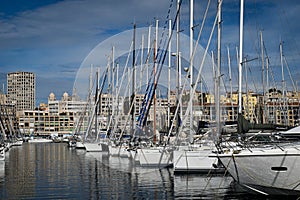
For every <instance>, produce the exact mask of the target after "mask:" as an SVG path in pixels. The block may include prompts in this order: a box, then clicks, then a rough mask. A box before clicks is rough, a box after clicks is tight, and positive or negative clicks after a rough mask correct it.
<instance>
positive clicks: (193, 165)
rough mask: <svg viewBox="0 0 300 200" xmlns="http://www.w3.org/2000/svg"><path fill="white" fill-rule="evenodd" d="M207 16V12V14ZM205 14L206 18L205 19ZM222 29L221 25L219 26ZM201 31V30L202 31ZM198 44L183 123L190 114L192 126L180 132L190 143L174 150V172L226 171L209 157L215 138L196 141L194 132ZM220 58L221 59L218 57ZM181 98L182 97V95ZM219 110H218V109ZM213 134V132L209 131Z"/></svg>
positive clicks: (191, 56)
mask: <svg viewBox="0 0 300 200" xmlns="http://www.w3.org/2000/svg"><path fill="white" fill-rule="evenodd" d="M208 8H209V4H208V5H207V9H206V13H207V10H208ZM220 9H221V5H220V4H219V9H218V11H219V12H218V14H217V16H216V18H215V23H214V24H213V27H212V31H211V34H210V39H209V41H208V44H207V47H206V50H205V54H204V56H203V58H202V63H201V66H200V70H199V72H198V75H197V78H196V80H195V83H198V82H199V79H200V74H201V71H202V67H203V64H204V60H205V57H206V54H207V50H208V47H209V45H210V41H211V37H212V33H213V32H214V27H215V24H216V22H217V21H216V20H217V19H219V20H218V21H219V24H220V22H221V19H220ZM192 13H193V0H191V25H190V30H191V35H190V38H193V34H192V30H193V23H192V21H193V16H192ZM205 16H206V14H205ZM205 16H204V19H205ZM203 25H204V21H203V23H202V27H201V29H202V28H203ZM219 29H220V27H219ZM200 32H201V31H200ZM200 32H199V35H198V39H197V42H196V44H198V41H199V38H200ZM196 47H197V46H195V47H194V48H193V41H191V42H190V49H191V50H190V70H189V71H190V79H191V90H190V100H189V103H188V108H187V111H186V113H185V116H184V120H183V125H184V124H185V123H186V121H187V117H188V116H190V127H189V133H184V131H183V128H182V126H181V127H180V129H179V134H184V135H187V134H188V135H189V136H188V144H186V145H181V146H178V147H177V148H176V149H175V150H174V158H173V169H174V173H182V172H185V173H186V172H189V173H191V172H193V173H194V172H195V173H208V172H224V168H220V167H219V164H218V159H216V158H213V157H209V155H211V154H212V151H215V150H216V149H215V145H214V142H213V140H211V139H210V140H208V141H207V142H205V141H204V140H202V139H201V140H200V141H197V142H194V141H193V140H194V138H193V137H194V132H193V131H192V130H193V126H192V125H193V117H192V116H193V110H192V105H193V95H194V94H195V89H196V85H194V82H193V77H192V71H193V58H194V52H195V49H196ZM218 60H220V59H218ZM180 98H181V97H180ZM216 112H218V111H216ZM209 134H211V133H209Z"/></svg>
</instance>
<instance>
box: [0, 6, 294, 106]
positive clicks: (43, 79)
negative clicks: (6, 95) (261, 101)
mask: <svg viewBox="0 0 300 200" xmlns="http://www.w3.org/2000/svg"><path fill="white" fill-rule="evenodd" d="M199 2H201V3H203V4H200V3H199ZM216 2H217V0H216V1H212V5H211V8H210V11H209V19H210V20H212V19H213V17H214V15H215V12H216V7H217V6H216ZM169 4H170V2H169V1H167V0H165V1H161V0H152V1H149V0H127V1H124V0H43V1H41V0H2V1H1V7H0V27H1V28H0V44H1V45H0V82H1V85H2V84H3V83H5V82H6V74H7V73H8V72H13V71H31V72H34V73H36V77H37V87H36V90H37V102H46V101H47V97H48V95H49V94H50V92H54V93H55V94H56V96H57V97H58V98H60V97H61V96H62V94H63V92H65V91H67V92H69V93H71V92H72V87H73V83H74V79H75V76H76V73H77V70H78V69H79V67H80V65H81V63H82V62H83V61H84V59H85V58H86V56H87V55H88V54H89V53H90V52H91V51H92V50H93V49H94V47H96V46H97V45H98V44H99V43H101V42H102V41H104V40H105V39H107V38H109V37H111V36H113V35H115V34H118V33H120V32H122V31H125V30H128V29H131V28H132V24H133V21H136V23H137V27H147V26H149V24H153V23H154V19H160V20H164V19H165V17H166V15H167V11H168V8H169ZM206 4H207V1H196V2H195V22H194V23H195V24H200V23H201V19H202V16H203V12H204V9H205V6H206ZM188 5H189V3H188V1H187V0H183V5H182V6H183V7H182V16H181V19H182V29H183V30H184V32H185V33H186V34H188V29H187V26H188V21H187V20H188ZM299 10H300V2H299V1H297V0H256V1H247V0H246V2H245V29H244V30H245V48H244V56H246V57H247V58H248V59H252V58H256V57H258V56H259V54H260V52H259V50H260V47H259V37H258V36H259V35H258V32H259V31H260V30H262V31H263V38H264V42H265V47H266V49H267V52H268V56H269V57H270V64H271V65H272V67H273V69H274V74H275V78H274V84H275V83H276V84H280V80H281V74H280V73H279V72H280V57H279V43H280V40H281V39H282V40H283V41H284V46H283V49H284V56H285V58H286V60H287V62H288V64H289V67H290V71H291V74H292V76H293V78H294V79H295V80H299V78H300V74H299V70H298V64H299V63H300V62H299V59H300V48H299V41H300V40H299V39H300V34H299V32H300V24H299V18H300V16H299V14H298V11H299ZM172 12H174V10H173V11H172ZM222 17H223V23H222V32H223V35H222V49H223V54H222V55H223V57H222V63H223V65H224V66H225V65H227V55H226V52H225V51H226V47H227V46H228V47H229V48H230V52H231V58H232V65H235V62H236V59H235V58H236V53H235V48H236V46H238V44H239V43H238V39H239V38H238V33H239V0H228V1H226V0H224V2H223V14H222ZM198 29H199V28H198ZM196 31H197V28H195V32H196ZM195 35H196V34H195ZM204 39H205V38H204ZM201 43H203V44H205V41H202V42H201ZM215 47H216V42H215V43H213V45H212V46H211V49H212V50H215ZM251 65H253V68H252V71H251V72H252V73H253V74H254V76H255V77H256V78H257V77H260V75H258V74H256V73H259V72H258V71H259V69H258V68H259V67H258V66H260V64H259V63H256V64H255V63H249V66H251ZM234 67H235V66H232V68H234ZM255 69H257V72H256V71H255ZM226 70H227V68H226V67H224V69H223V73H224V81H228V76H227V75H228V72H227V71H226ZM235 71H236V70H235ZM275 72H276V73H275ZM233 74H234V76H237V72H233ZM285 74H286V76H288V72H287V71H286V73H285ZM270 79H271V78H270ZM288 79H289V78H288V77H287V78H286V81H287V82H288ZM256 83H259V80H258V81H256ZM1 89H2V86H1Z"/></svg>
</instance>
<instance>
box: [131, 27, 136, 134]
mask: <svg viewBox="0 0 300 200" xmlns="http://www.w3.org/2000/svg"><path fill="white" fill-rule="evenodd" d="M135 32H136V24H135V22H134V24H133V45H132V49H133V51H132V70H133V72H132V91H131V92H132V95H131V105H132V104H133V106H132V114H131V134H133V132H134V125H135V102H134V99H135V98H134V97H135Z"/></svg>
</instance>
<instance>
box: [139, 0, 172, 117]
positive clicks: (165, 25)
mask: <svg viewBox="0 0 300 200" xmlns="http://www.w3.org/2000/svg"><path fill="white" fill-rule="evenodd" d="M172 5H173V0H171V2H170V5H169V9H168V13H167V17H166V20H165V24H164V27H163V32H162V34H161V37H160V42H159V47H158V49H157V54H156V58H155V60H157V56H158V54H159V52H160V49H161V48H160V46H161V44H162V41H163V38H164V33H165V30H166V27H167V23H168V21H169V18H170V13H171V8H172ZM164 41H165V43H166V40H164ZM165 43H164V45H163V46H165ZM160 55H162V53H160ZM148 58H150V51H148ZM148 58H147V60H146V62H149V59H148ZM160 61H161V56H160V59H159V61H158V63H160ZM153 65H155V63H153ZM153 74H154V67H153V69H152V71H151V77H150V79H149V80H148V85H147V88H146V94H147V93H148V96H149V95H150V94H151V90H150V91H149V90H148V89H149V85H151V84H150V82H151V80H152V77H153ZM154 80H155V77H154V78H153V82H154ZM151 88H152V86H151ZM151 88H150V89H151ZM146 94H145V96H144V100H143V102H142V107H141V110H140V114H141V113H142V114H143V113H144V110H145V109H143V108H145V107H144V104H145V101H146ZM146 105H147V101H146Z"/></svg>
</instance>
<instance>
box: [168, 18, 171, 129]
mask: <svg viewBox="0 0 300 200" xmlns="http://www.w3.org/2000/svg"><path fill="white" fill-rule="evenodd" d="M171 36H172V21H171V19H170V20H169V40H170V42H169V46H168V51H169V62H168V64H169V66H168V116H167V120H168V121H167V127H168V131H169V128H170V122H171V119H170V112H171V111H170V106H171V105H170V101H171V56H172V52H171V43H172V42H171Z"/></svg>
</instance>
